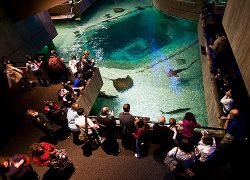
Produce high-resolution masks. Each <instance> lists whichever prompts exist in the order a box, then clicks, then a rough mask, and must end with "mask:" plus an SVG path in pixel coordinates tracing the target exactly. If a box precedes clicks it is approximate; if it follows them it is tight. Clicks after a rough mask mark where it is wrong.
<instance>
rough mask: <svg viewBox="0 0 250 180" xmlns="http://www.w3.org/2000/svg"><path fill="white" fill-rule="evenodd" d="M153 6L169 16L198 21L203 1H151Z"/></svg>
mask: <svg viewBox="0 0 250 180" xmlns="http://www.w3.org/2000/svg"><path fill="white" fill-rule="evenodd" d="M153 5H154V6H155V7H156V8H158V9H160V10H161V11H163V12H166V13H167V14H169V15H173V16H177V17H181V18H185V19H191V20H196V21H198V20H199V16H200V13H201V7H202V6H203V0H189V1H188V0H153Z"/></svg>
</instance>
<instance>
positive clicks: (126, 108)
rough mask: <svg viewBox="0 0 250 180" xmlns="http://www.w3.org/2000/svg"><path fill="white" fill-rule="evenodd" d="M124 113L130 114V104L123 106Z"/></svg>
mask: <svg viewBox="0 0 250 180" xmlns="http://www.w3.org/2000/svg"><path fill="white" fill-rule="evenodd" d="M123 111H124V112H129V111H130V104H128V103H126V104H123Z"/></svg>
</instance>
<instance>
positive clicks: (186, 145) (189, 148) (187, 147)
mask: <svg viewBox="0 0 250 180" xmlns="http://www.w3.org/2000/svg"><path fill="white" fill-rule="evenodd" d="M179 148H180V149H181V150H183V151H184V152H186V153H191V152H193V151H194V147H193V145H192V143H191V142H190V141H189V140H188V139H187V138H183V139H182V141H181V143H180V144H179Z"/></svg>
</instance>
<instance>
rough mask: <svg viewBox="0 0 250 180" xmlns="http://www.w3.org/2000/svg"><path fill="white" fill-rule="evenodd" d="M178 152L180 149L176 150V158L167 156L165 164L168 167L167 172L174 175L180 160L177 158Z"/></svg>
mask: <svg viewBox="0 0 250 180" xmlns="http://www.w3.org/2000/svg"><path fill="white" fill-rule="evenodd" d="M177 151H178V147H177V148H176V151H175V155H174V156H168V155H167V156H166V157H165V159H164V164H165V165H166V168H167V172H168V173H173V172H175V170H176V168H177V166H178V160H177V158H176V153H177Z"/></svg>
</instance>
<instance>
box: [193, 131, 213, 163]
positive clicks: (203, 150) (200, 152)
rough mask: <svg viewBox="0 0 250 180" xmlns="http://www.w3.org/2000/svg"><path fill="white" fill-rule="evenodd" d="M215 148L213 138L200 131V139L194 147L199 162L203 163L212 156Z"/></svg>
mask: <svg viewBox="0 0 250 180" xmlns="http://www.w3.org/2000/svg"><path fill="white" fill-rule="evenodd" d="M215 150H216V142H215V138H214V137H212V136H210V135H209V134H204V133H203V132H202V137H201V140H200V141H199V143H198V146H197V147H196V148H195V155H196V158H197V159H198V160H199V162H202V163H205V162H207V161H209V160H210V159H211V158H212V157H213V156H214V153H215Z"/></svg>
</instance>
